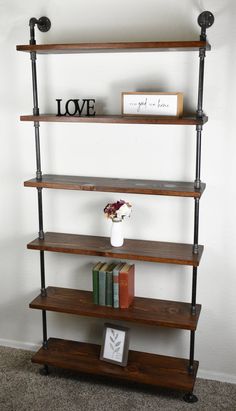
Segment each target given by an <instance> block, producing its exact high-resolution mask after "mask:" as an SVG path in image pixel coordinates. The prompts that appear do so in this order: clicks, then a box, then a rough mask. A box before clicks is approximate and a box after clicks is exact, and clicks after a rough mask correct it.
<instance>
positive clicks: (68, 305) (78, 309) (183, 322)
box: [30, 287, 201, 331]
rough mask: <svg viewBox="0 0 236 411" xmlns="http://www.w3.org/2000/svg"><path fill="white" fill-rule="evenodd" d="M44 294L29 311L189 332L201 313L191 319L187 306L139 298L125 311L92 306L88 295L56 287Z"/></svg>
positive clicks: (79, 291)
mask: <svg viewBox="0 0 236 411" xmlns="http://www.w3.org/2000/svg"><path fill="white" fill-rule="evenodd" d="M46 291H47V296H41V294H40V295H39V296H38V297H36V298H35V299H34V300H33V301H32V302H31V303H30V308H35V309H39V310H46V311H56V312H60V313H67V314H76V315H82V316H86V317H98V318H109V319H112V320H123V321H131V322H134V323H139V324H145V325H153V326H161V327H170V328H179V329H183V330H192V331H193V330H196V328H197V323H198V319H199V315H200V311H201V306H200V305H199V304H198V305H197V306H196V314H195V315H192V314H191V304H188V303H183V302H177V301H167V300H157V299H154V298H143V297H135V299H134V302H133V304H132V306H130V307H129V308H128V309H119V308H112V307H104V306H101V305H96V304H93V294H92V292H90V291H83V290H74V289H70V288H59V287H47V289H46Z"/></svg>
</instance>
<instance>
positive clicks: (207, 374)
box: [197, 370, 236, 384]
mask: <svg viewBox="0 0 236 411" xmlns="http://www.w3.org/2000/svg"><path fill="white" fill-rule="evenodd" d="M197 376H198V378H204V379H205V380H214V381H221V382H228V383H230V384H236V375H232V374H226V373H222V372H216V371H206V370H198V373H197Z"/></svg>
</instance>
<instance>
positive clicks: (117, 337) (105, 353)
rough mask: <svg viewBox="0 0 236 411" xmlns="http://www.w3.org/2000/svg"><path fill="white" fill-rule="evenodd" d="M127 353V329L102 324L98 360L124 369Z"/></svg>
mask: <svg viewBox="0 0 236 411" xmlns="http://www.w3.org/2000/svg"><path fill="white" fill-rule="evenodd" d="M128 352H129V328H126V327H121V326H118V325H114V324H108V323H106V324H104V332H103V343H102V347H101V353H100V360H103V361H107V362H110V363H112V364H118V365H121V366H122V367H125V366H126V365H127V361H128Z"/></svg>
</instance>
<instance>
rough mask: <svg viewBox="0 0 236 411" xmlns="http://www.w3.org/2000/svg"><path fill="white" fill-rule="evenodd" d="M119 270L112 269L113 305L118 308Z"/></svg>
mask: <svg viewBox="0 0 236 411" xmlns="http://www.w3.org/2000/svg"><path fill="white" fill-rule="evenodd" d="M119 306H120V305H119V270H114V271H113V307H114V308H119Z"/></svg>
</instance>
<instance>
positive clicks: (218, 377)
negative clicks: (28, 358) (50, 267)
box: [0, 338, 236, 384]
mask: <svg viewBox="0 0 236 411" xmlns="http://www.w3.org/2000/svg"><path fill="white" fill-rule="evenodd" d="M0 346H4V347H10V348H18V349H22V350H27V351H37V350H39V348H40V347H41V344H33V343H28V342H22V341H14V340H4V339H2V338H0ZM197 376H198V378H204V379H206V380H214V381H221V382H228V383H231V384H236V376H235V375H231V374H225V373H218V372H215V371H206V370H199V371H198V373H197Z"/></svg>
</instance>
